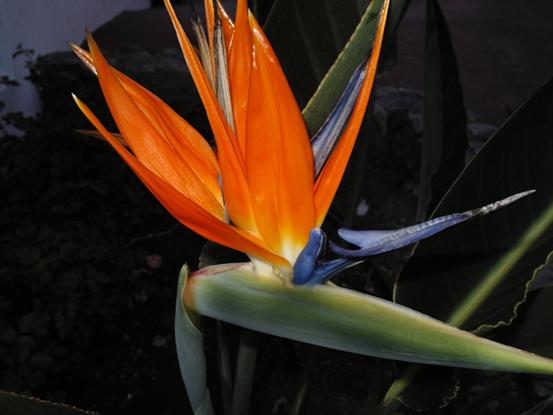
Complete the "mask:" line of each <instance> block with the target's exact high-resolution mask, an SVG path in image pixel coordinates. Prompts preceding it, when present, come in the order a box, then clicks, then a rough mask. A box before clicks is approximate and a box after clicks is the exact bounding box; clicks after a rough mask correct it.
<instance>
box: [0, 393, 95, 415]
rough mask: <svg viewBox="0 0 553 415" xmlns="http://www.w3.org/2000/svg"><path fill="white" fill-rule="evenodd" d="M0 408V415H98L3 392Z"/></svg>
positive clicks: (0, 394) (0, 395)
mask: <svg viewBox="0 0 553 415" xmlns="http://www.w3.org/2000/svg"><path fill="white" fill-rule="evenodd" d="M0 408H1V412H2V415H82V414H88V415H94V414H96V415H98V414H97V413H96V412H89V411H82V410H80V409H77V408H74V407H72V406H68V405H62V404H58V403H52V402H46V401H41V400H40V399H36V398H31V397H29V396H21V395H17V394H15V393H10V392H4V391H0Z"/></svg>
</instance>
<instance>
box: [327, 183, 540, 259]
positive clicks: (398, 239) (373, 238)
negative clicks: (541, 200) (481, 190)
mask: <svg viewBox="0 0 553 415" xmlns="http://www.w3.org/2000/svg"><path fill="white" fill-rule="evenodd" d="M533 192H534V191H533V190H530V191H528V192H523V193H518V194H516V195H513V196H511V197H508V198H506V199H503V200H500V201H498V202H495V203H491V204H489V205H486V206H484V207H481V208H479V209H474V210H469V211H467V212H464V213H455V214H453V215H447V216H442V217H439V218H436V219H432V220H429V221H428V222H424V223H420V224H418V225H414V226H409V227H407V228H403V229H399V230H395V231H353V230H349V229H340V230H339V231H338V234H339V235H340V237H342V238H343V239H344V240H346V241H348V242H350V243H352V244H354V245H357V246H358V247H360V248H361V249H359V250H348V249H344V248H342V247H340V246H338V245H336V244H334V243H332V242H331V243H330V248H331V249H332V250H333V251H334V252H336V253H338V254H340V255H346V256H348V257H364V256H369V255H376V254H380V253H383V252H388V251H391V250H394V249H398V248H402V247H404V246H406V245H409V244H412V243H414V242H417V241H420V240H421V239H424V238H428V237H429V236H432V235H434V234H436V233H438V232H440V231H443V230H444V229H447V228H449V227H451V226H453V225H457V224H458V223H461V222H464V221H466V220H469V219H472V218H475V217H477V216H482V215H486V214H488V213H490V212H492V211H494V210H496V209H499V208H500V207H503V206H506V205H508V204H510V203H512V202H514V201H515V200H518V199H520V198H522V197H524V196H526V195H528V194H530V193H533Z"/></svg>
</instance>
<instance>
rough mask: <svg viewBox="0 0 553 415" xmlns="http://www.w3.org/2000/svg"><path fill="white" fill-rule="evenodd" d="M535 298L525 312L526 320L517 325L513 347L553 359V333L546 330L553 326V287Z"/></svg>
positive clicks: (537, 294)
mask: <svg viewBox="0 0 553 415" xmlns="http://www.w3.org/2000/svg"><path fill="white" fill-rule="evenodd" d="M533 297H534V298H532V301H530V302H529V304H528V308H527V309H526V310H524V311H525V313H524V320H523V321H522V322H520V324H519V325H517V328H516V329H517V330H516V336H515V338H514V341H513V345H514V346H516V347H524V348H525V349H524V350H528V351H530V352H533V353H540V354H541V355H543V356H546V357H549V358H553V331H552V330H544V327H547V328H550V327H551V326H552V325H553V313H552V312H551V309H552V306H551V305H552V304H553V287H545V288H542V289H541V290H539V291H538V292H536V293H535V295H534V296H533ZM525 306H526V305H525ZM525 308H526V307H525Z"/></svg>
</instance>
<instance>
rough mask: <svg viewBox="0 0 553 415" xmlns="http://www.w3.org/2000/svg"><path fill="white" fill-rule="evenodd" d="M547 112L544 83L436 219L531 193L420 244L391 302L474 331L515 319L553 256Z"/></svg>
mask: <svg viewBox="0 0 553 415" xmlns="http://www.w3.org/2000/svg"><path fill="white" fill-rule="evenodd" d="M552 113H553V80H549V81H548V82H547V83H546V84H545V85H544V86H542V88H541V89H540V90H539V91H538V92H537V93H536V94H535V95H534V96H533V97H532V98H531V99H530V100H529V101H528V102H527V103H526V104H525V105H524V106H523V107H521V108H520V109H519V110H518V111H517V112H516V113H515V114H514V115H513V116H512V117H511V118H510V119H509V120H508V121H507V123H506V124H505V125H504V126H503V127H502V128H501V129H500V130H499V131H498V132H497V133H496V134H495V135H494V136H493V137H492V138H491V139H490V141H488V143H487V144H486V145H485V146H484V147H483V148H482V150H481V151H480V153H479V154H478V155H477V156H476V157H475V159H474V160H473V161H472V162H471V163H470V164H469V165H468V166H467V168H466V169H465V171H464V172H463V174H462V175H461V176H460V177H459V179H458V180H457V181H456V182H455V184H454V186H453V187H452V188H451V189H450V191H449V192H448V193H447V194H446V196H445V198H444V199H443V200H442V202H441V203H440V205H439V206H438V209H437V211H436V212H435V213H434V216H440V215H444V214H447V213H451V212H454V211H457V210H458V209H461V210H462V209H465V208H468V207H469V206H478V205H480V204H482V203H486V202H485V201H492V200H496V199H500V198H501V197H502V195H506V194H511V193H516V192H517V191H521V190H527V189H536V193H534V194H533V195H531V196H530V197H528V198H526V200H521V201H520V202H519V203H517V204H514V205H511V206H507V207H506V208H504V209H502V210H501V211H498V212H495V213H493V214H492V215H488V216H486V217H482V218H479V219H475V220H474V221H472V222H468V223H466V224H464V225H462V226H459V227H458V228H456V229H450V230H447V231H445V232H443V233H442V234H439V235H436V236H435V237H432V238H430V239H427V240H425V241H422V242H420V243H419V245H418V246H417V248H416V250H415V253H414V255H413V257H412V258H411V259H410V261H409V262H408V264H407V266H406V267H405V268H404V270H403V271H402V274H401V276H400V278H399V280H398V282H397V286H396V290H395V301H397V302H398V303H400V304H403V305H406V306H408V307H411V308H414V309H416V310H419V311H421V312H423V313H425V314H428V315H430V316H433V317H435V318H438V319H440V320H443V321H446V322H447V323H449V324H452V325H455V326H459V327H461V328H463V329H466V330H475V331H476V330H477V331H479V332H484V331H486V330H489V329H490V328H492V327H495V326H498V325H502V324H507V323H509V322H510V321H512V319H514V317H515V316H516V309H517V307H518V305H520V303H521V302H523V301H524V300H525V297H526V291H527V285H528V284H529V281H530V280H531V279H532V278H533V275H534V271H535V270H536V269H537V268H538V267H540V266H541V265H542V264H543V263H544V262H545V261H546V258H547V256H548V255H549V254H550V253H551V251H553V227H552V226H551V222H552V221H553V185H552V184H553V172H552V171H551V169H550V160H551V158H552V157H553V118H552V117H551V114H552ZM412 378H413V376H411V377H406V376H403V375H402V376H401V377H400V378H399V379H398V380H397V381H396V383H395V384H394V385H393V386H392V390H391V391H389V393H388V396H387V399H393V398H396V397H398V396H400V395H401V393H402V391H404V390H405V388H406V387H407V386H408V385H409V383H410V382H411V381H412ZM437 382H440V380H439V379H438V380H437Z"/></svg>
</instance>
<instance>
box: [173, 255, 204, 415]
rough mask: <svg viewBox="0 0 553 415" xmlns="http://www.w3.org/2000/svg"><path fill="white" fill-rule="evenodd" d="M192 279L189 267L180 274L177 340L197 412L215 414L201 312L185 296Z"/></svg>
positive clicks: (188, 389) (182, 364)
mask: <svg viewBox="0 0 553 415" xmlns="http://www.w3.org/2000/svg"><path fill="white" fill-rule="evenodd" d="M187 280H188V268H187V266H186V265H185V266H183V267H182V269H181V272H180V274H179V285H178V290H177V305H176V313H175V342H176V345H177V355H178V358H179V366H180V370H181V375H182V379H183V380H184V384H185V386H186V392H187V393H188V399H189V400H190V404H191V405H192V409H193V411H194V414H195V415H213V408H212V405H211V399H210V397H209V391H208V390H207V379H206V378H207V374H206V363H205V354H204V349H203V337H202V332H201V331H200V330H199V329H198V326H199V316H197V315H196V314H195V313H194V312H191V311H190V310H188V309H186V308H185V306H184V302H183V301H182V296H183V294H184V289H185V287H186V282H187Z"/></svg>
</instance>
